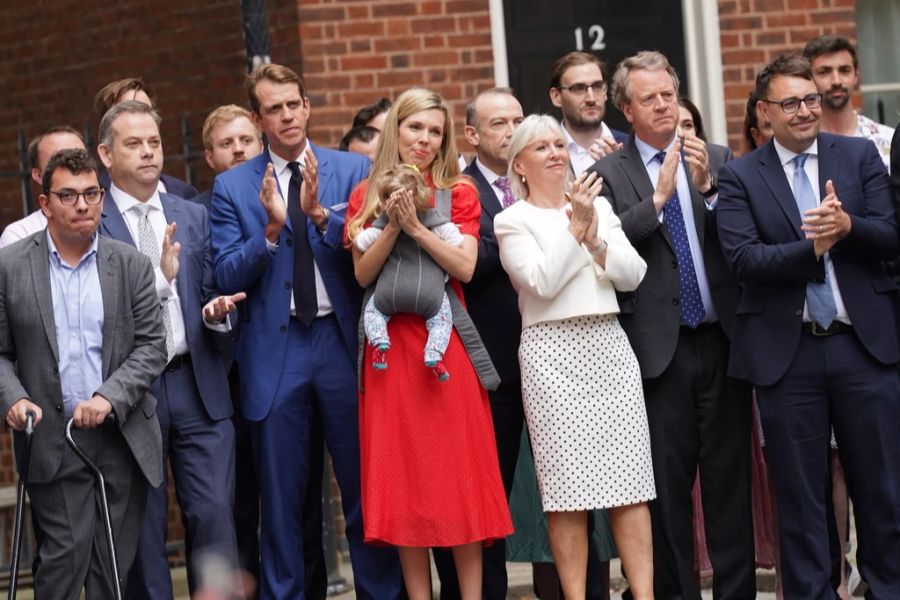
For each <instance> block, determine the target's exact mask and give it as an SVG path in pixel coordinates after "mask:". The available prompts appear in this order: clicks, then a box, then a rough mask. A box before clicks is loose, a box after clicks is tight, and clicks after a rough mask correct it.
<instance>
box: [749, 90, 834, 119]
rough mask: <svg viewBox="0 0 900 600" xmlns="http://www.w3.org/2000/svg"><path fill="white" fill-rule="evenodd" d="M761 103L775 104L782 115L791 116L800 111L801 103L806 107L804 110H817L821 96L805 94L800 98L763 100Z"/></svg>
mask: <svg viewBox="0 0 900 600" xmlns="http://www.w3.org/2000/svg"><path fill="white" fill-rule="evenodd" d="M763 102H765V103H766V104H777V105H778V106H780V107H781V110H783V111H784V114H786V115H792V114H794V113H795V112H797V111H798V110H800V103H801V102H802V103H803V104H805V105H806V108H819V104H821V103H822V94H819V93H813V94H807V95H805V96H803V97H802V98H785V99H784V100H766V99H763Z"/></svg>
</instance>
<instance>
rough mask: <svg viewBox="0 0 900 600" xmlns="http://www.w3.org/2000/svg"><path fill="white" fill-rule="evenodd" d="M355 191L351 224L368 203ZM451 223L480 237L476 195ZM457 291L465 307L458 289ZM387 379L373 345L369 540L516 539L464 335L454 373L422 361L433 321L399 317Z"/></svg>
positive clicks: (458, 206) (363, 427)
mask: <svg viewBox="0 0 900 600" xmlns="http://www.w3.org/2000/svg"><path fill="white" fill-rule="evenodd" d="M365 188H366V184H365V182H364V183H363V184H361V185H360V186H359V187H357V189H356V190H354V192H353V194H351V196H350V204H349V206H348V207H347V217H346V220H347V222H349V221H350V219H351V218H352V217H353V215H355V214H357V213H358V212H359V211H360V210H361V207H362V204H363V202H364V199H365ZM452 198H453V208H452V212H451V220H452V221H453V222H454V223H456V224H457V225H458V226H459V228H460V231H461V232H462V233H463V234H468V235H471V236H473V237H475V238H477V237H478V224H479V217H480V214H481V205H480V204H479V202H478V193H477V192H476V191H475V189H473V188H472V187H470V186H467V185H457V186H455V187H454V188H453V196H452ZM452 286H453V289H454V290H455V291H456V294H457V296H459V298H460V299H462V297H463V295H462V289H461V287H460V285H459V282H458V281H455V280H452ZM388 332H389V334H390V337H391V349H390V350H389V351H388V353H387V364H388V367H387V369H386V370H384V371H378V370H375V369H374V368H373V367H372V357H371V353H372V348H371V347H370V346H369V345H368V344H366V350H365V355H364V357H363V363H362V368H363V373H362V389H361V391H360V394H359V436H360V468H361V484H362V510H363V524H364V530H365V540H366V542H370V543H379V544H390V545H395V546H419V547H432V546H443V547H446V546H458V545H461V544H467V543H470V542H478V541H490V540H495V539H498V538H504V537H506V536H507V535H509V534H511V533H512V531H513V527H512V520H511V518H510V514H509V506H508V505H507V502H506V495H505V493H504V490H503V482H502V480H501V478H500V467H499V464H498V462H497V446H496V442H495V440H494V428H493V421H492V418H491V408H490V404H489V402H488V396H487V392H486V391H485V389H484V388H483V387H482V386H481V383H480V382H479V380H478V377H477V375H476V374H475V369H474V367H473V366H472V363H471V361H470V360H469V356H468V354H467V353H466V350H465V347H464V346H463V344H462V341H461V340H460V338H459V335H458V334H457V332H456V330H454V331H453V334H452V335H451V338H450V343H449V345H448V346H447V351H446V353H445V354H444V364H445V366H446V367H447V370H448V371H449V373H450V379H449V380H447V381H443V382H442V381H438V379H437V377H436V376H435V375H434V373H433V372H432V371H431V369H429V368H427V367H426V366H425V364H424V362H423V358H422V349H423V348H424V347H425V341H426V338H427V332H426V330H425V322H424V319H423V318H422V317H420V316H417V315H410V314H397V315H394V316H392V317H391V320H390V321H389V323H388Z"/></svg>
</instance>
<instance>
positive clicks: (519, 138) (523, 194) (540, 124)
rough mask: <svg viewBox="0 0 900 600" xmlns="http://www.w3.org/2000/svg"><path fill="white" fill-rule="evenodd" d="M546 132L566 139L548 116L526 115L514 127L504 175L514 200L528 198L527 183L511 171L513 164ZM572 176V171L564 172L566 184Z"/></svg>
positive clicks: (556, 123)
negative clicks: (507, 167) (507, 165)
mask: <svg viewBox="0 0 900 600" xmlns="http://www.w3.org/2000/svg"><path fill="white" fill-rule="evenodd" d="M548 131H550V132H552V133H555V134H556V135H558V136H559V137H560V138H562V139H563V140H565V139H566V136H565V134H563V130H562V127H560V126H559V121H557V120H556V119H554V118H553V117H551V116H550V115H528V116H527V117H525V120H524V121H522V123H521V124H520V125H519V126H518V127H516V130H515V131H514V132H513V134H512V137H511V138H510V140H509V148H508V150H507V151H508V153H509V154H508V156H509V169H508V171H507V173H506V176H507V178H508V179H509V183H510V187H511V188H512V191H513V194H515V196H516V198H519V199H524V198H527V197H528V193H529V191H528V182H527V181H525V179H524V178H523V177H522V176H521V175H519V174H518V173H516V172H515V171H514V170H513V163H514V162H515V160H516V158H518V157H519V154H521V153H522V151H523V150H525V148H527V147H528V146H529V145H530V144H531V143H532V142H533V141H534V140H535V139H537V137H538V136H539V135H541V134H544V133H547V132H548ZM573 178H574V176H573V175H572V169H571V168H569V169H568V170H567V171H566V180H565V182H566V183H569V182H571V181H572V180H573Z"/></svg>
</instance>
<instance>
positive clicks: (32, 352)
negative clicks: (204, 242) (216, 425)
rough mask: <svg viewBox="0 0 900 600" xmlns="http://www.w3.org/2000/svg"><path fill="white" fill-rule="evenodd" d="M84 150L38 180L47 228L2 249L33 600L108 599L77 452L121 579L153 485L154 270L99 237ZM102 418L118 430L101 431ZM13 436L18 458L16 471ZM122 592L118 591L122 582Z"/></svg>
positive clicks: (5, 404)
mask: <svg viewBox="0 0 900 600" xmlns="http://www.w3.org/2000/svg"><path fill="white" fill-rule="evenodd" d="M103 195H104V192H103V189H102V188H101V187H100V184H99V181H98V177H97V166H96V164H95V163H94V161H93V160H92V159H91V158H90V156H89V155H88V153H87V152H86V151H85V150H74V149H73V150H62V151H60V152H58V153H57V154H56V155H54V156H53V158H51V160H50V162H49V164H48V165H47V168H46V169H45V172H44V178H43V194H41V196H40V203H41V209H42V210H43V211H44V215H45V216H46V217H47V221H48V224H47V229H46V231H39V232H37V233H35V234H33V235H31V236H29V237H27V238H25V239H23V240H21V241H20V242H17V243H16V244H13V245H11V246H9V247H7V248H4V249H3V250H2V251H0V406H2V410H3V414H4V415H5V416H6V422H7V424H8V425H9V426H10V427H11V428H13V429H15V430H22V429H23V428H24V426H25V420H26V413H27V412H28V411H33V412H34V413H35V416H36V418H35V424H36V427H35V433H34V439H33V446H32V457H31V465H30V472H29V481H28V486H27V489H28V494H29V497H30V499H31V509H32V511H33V513H34V516H35V519H36V520H37V522H38V524H39V525H40V527H41V529H42V531H43V534H44V535H43V539H42V542H41V545H40V566H39V568H38V569H37V571H36V572H35V582H34V589H35V596H36V597H39V598H45V597H46V598H63V597H67V598H69V597H77V596H78V594H79V591H80V590H81V588H82V587H84V589H85V591H86V597H87V598H88V599H94V598H97V599H100V598H109V597H112V594H113V591H112V580H111V573H110V569H109V549H108V547H107V545H106V543H105V539H106V538H105V531H104V529H103V526H102V525H101V521H100V519H101V516H100V512H99V506H98V503H97V501H96V498H95V490H94V481H93V477H92V475H91V473H90V472H89V471H88V470H87V468H86V467H85V466H84V464H83V463H82V462H81V460H80V459H79V458H78V457H77V456H76V455H75V454H74V453H73V451H72V450H71V449H69V448H68V447H67V445H66V443H65V439H64V427H65V423H66V421H67V420H68V419H69V418H70V417H71V418H73V419H74V421H75V426H76V427H77V428H78V429H77V430H76V431H75V432H74V436H75V438H76V441H77V442H78V444H79V445H80V446H81V447H82V448H83V449H84V450H85V451H86V452H87V454H88V455H89V456H90V457H91V458H92V459H93V460H94V461H95V462H96V463H97V464H98V465H99V467H100V468H101V469H102V471H103V473H104V475H105V477H106V480H107V492H108V496H109V499H110V509H111V517H112V525H113V530H114V532H115V534H116V547H117V549H118V553H119V555H118V565H119V569H118V570H119V573H120V574H122V575H124V574H126V573H128V567H129V566H130V564H131V561H132V560H133V558H134V554H135V550H136V543H137V539H138V533H139V529H140V526H141V523H142V518H143V512H144V506H145V504H146V502H145V498H146V494H147V486H148V483H149V484H150V485H157V484H159V482H160V481H162V442H161V438H160V430H159V422H158V421H157V418H156V412H155V409H156V400H155V399H154V398H153V397H152V396H150V395H149V394H147V389H148V387H149V385H150V383H151V382H152V381H153V380H154V379H155V378H156V377H157V376H158V375H159V373H160V372H161V371H162V369H163V368H164V367H165V364H166V346H165V330H164V329H163V324H162V318H161V314H160V307H159V303H158V302H157V300H156V292H155V289H154V280H153V270H152V268H151V266H150V261H149V260H148V259H147V258H146V257H144V256H143V255H142V254H141V253H140V252H138V251H137V250H136V249H134V248H131V247H129V246H126V245H125V244H121V243H119V242H116V241H113V240H110V239H107V238H101V237H100V236H98V235H97V224H98V222H99V219H100V211H101V207H102V202H103ZM110 413H112V414H114V415H115V420H114V421H113V420H108V419H107V417H108V416H109V415H110ZM22 441H23V440H22V438H21V434H19V433H17V434H16V439H15V443H16V455H17V458H18V459H19V469H20V471H21V468H22V462H21V460H22V455H21V450H22ZM122 587H124V582H122Z"/></svg>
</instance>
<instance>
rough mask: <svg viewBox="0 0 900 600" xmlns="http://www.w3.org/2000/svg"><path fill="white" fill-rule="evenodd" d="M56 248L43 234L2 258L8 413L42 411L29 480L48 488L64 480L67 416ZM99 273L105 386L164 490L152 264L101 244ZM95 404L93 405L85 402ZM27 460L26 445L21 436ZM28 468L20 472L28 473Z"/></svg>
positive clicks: (0, 351)
mask: <svg viewBox="0 0 900 600" xmlns="http://www.w3.org/2000/svg"><path fill="white" fill-rule="evenodd" d="M48 246H49V244H48V243H47V233H46V232H45V231H39V232H38V233H35V234H34V235H31V236H29V237H27V238H25V239H24V240H22V241H20V242H19V243H17V244H13V245H12V246H8V247H6V248H4V249H3V250H0V407H2V411H3V415H5V414H6V413H7V412H8V411H9V409H10V408H11V407H12V405H13V404H15V403H16V402H17V401H18V400H20V399H22V398H29V399H30V400H31V401H32V402H34V403H35V404H37V405H38V406H40V407H41V410H42V411H43V419H42V421H41V422H40V423H39V424H38V426H37V427H36V428H35V432H34V438H33V445H32V452H31V467H30V473H29V479H30V481H31V482H33V483H42V482H46V481H49V480H50V479H52V478H53V476H54V475H55V474H56V472H57V471H58V470H59V467H60V463H61V460H62V455H63V450H64V444H65V431H64V430H65V415H64V413H63V401H62V388H61V384H60V378H59V367H58V365H59V358H58V357H59V354H58V349H57V345H56V326H55V321H54V316H53V297H52V295H51V292H50V267H49V249H48ZM97 269H98V274H99V277H100V287H101V290H102V296H103V350H102V360H103V367H102V374H103V384H102V385H101V386H100V388H99V389H98V390H96V393H97V394H100V395H101V396H103V397H104V398H106V399H107V400H109V402H110V403H111V404H112V407H113V412H114V413H115V415H116V418H117V423H118V426H119V429H120V430H121V432H122V436H123V437H124V438H125V440H126V441H127V442H128V445H129V447H130V448H131V451H132V453H133V454H134V457H135V459H136V460H137V463H138V465H139V466H140V468H141V470H142V472H143V473H144V475H145V476H146V478H147V480H148V481H149V483H150V485H153V486H156V485H159V483H160V482H162V476H163V461H162V438H161V436H160V430H159V421H158V420H157V418H156V399H155V398H154V397H153V396H151V395H150V394H148V393H147V389H148V387H149V386H150V383H151V382H152V381H153V380H154V379H156V377H157V376H159V374H160V373H161V372H162V370H163V369H164V368H165V365H166V334H165V329H164V327H163V324H162V317H161V312H160V305H159V303H158V302H157V300H156V290H155V288H154V280H153V270H152V267H151V266H150V261H149V260H148V259H147V258H146V257H145V256H144V255H142V254H141V253H140V252H138V251H137V250H136V249H134V248H132V247H130V246H128V245H126V244H122V243H120V242H117V241H115V240H110V239H107V238H105V237H102V236H101V237H100V239H99V242H98V246H97ZM85 400H87V398H85ZM15 437H16V439H15V443H16V456H17V457H19V458H20V460H21V456H22V453H21V450H22V447H21V444H22V442H23V439H22V435H21V434H19V433H17V434H16V436H15ZM21 467H22V465H21V463H20V464H19V468H20V469H21Z"/></svg>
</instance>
